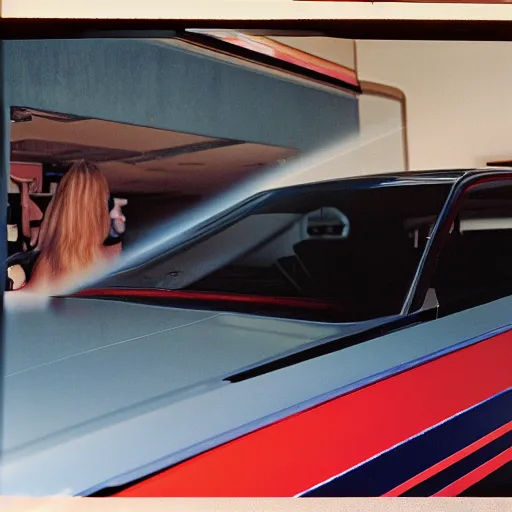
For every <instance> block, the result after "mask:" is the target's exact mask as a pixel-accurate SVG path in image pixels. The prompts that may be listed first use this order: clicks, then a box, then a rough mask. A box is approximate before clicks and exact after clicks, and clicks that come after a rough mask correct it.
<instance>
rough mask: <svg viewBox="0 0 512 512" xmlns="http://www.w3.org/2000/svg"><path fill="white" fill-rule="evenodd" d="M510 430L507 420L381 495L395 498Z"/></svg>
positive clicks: (511, 423)
mask: <svg viewBox="0 0 512 512" xmlns="http://www.w3.org/2000/svg"><path fill="white" fill-rule="evenodd" d="M511 430H512V421H510V422H508V423H507V424H505V425H503V426H502V427H499V428H497V429H496V430H494V431H493V432H491V433H490V434H487V435H485V436H484V437H482V438H480V439H479V440H478V441H475V442H474V443H471V444H470V445H469V446H466V447H465V448H463V449H462V450H459V451H458V452H456V453H454V454H453V455H451V456H450V457H447V458H446V459H444V460H442V461H441V462H438V463H437V464H434V465H433V466H431V467H430V468H428V469H426V470H425V471H422V472H421V473H419V474H418V475H416V476H415V477H413V478H411V479H410V480H407V481H406V482H404V483H403V484H400V485H398V486H397V487H395V488H394V489H391V490H390V491H388V492H386V493H384V494H383V495H382V497H385V498H396V497H398V496H400V495H401V494H403V493H404V492H406V491H408V490H409V489H412V488H413V487H414V486H416V485H418V484H419V483H421V482H423V481H425V480H427V478H430V477H431V476H432V475H435V474H437V473H439V472H440V471H442V470H443V469H445V468H447V467H448V466H451V465H452V464H454V463H455V462H458V461H459V460H461V459H463V458H464V457H467V456H468V455H470V454H471V453H473V452H475V451H476V450H478V449H479V448H481V447H482V446H485V445H486V444H488V443H490V442H491V441H494V439H497V438H498V437H500V436H502V435H504V434H506V433H507V432H510V431H511Z"/></svg>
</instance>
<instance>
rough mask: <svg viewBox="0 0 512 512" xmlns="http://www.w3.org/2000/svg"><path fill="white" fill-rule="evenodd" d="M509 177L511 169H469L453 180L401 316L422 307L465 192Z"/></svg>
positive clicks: (508, 179)
mask: <svg viewBox="0 0 512 512" xmlns="http://www.w3.org/2000/svg"><path fill="white" fill-rule="evenodd" d="M510 180H512V169H509V170H496V171H485V170H479V171H476V172H469V173H467V174H465V175H463V176H462V177H461V178H459V179H458V180H456V181H455V183H454V184H453V187H452V189H451V191H450V193H449V194H448V197H447V199H446V201H445V204H444V206H443V209H442V211H441V213H440V214H439V216H438V218H437V221H436V224H435V225H434V228H433V230H432V234H431V236H430V239H429V240H428V243H427V246H426V248H425V251H424V253H423V255H422V258H421V260H420V263H419V265H418V268H417V270H416V275H415V276H414V279H413V282H412V284H411V287H410V289H409V293H408V295H407V297H406V299H405V301H404V306H403V308H402V312H401V315H404V316H409V315H411V314H414V313H416V312H419V311H422V310H423V309H424V304H425V300H426V297H427V293H428V290H429V289H430V285H431V283H432V281H433V278H434V275H435V272H436V267H437V260H438V258H439V256H440V254H441V252H442V250H443V248H444V246H445V244H446V241H447V237H448V235H449V232H450V230H451V226H452V224H453V223H454V222H455V219H456V217H457V215H458V214H459V212H460V208H461V203H462V201H463V199H464V198H465V196H466V194H467V193H468V192H469V191H470V190H472V189H473V188H476V187H479V186H480V185H482V184H485V183H490V182H501V181H510Z"/></svg>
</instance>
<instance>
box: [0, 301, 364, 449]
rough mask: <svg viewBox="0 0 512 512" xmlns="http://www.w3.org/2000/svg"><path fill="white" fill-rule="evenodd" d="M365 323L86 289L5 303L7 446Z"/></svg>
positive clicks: (167, 396)
mask: <svg viewBox="0 0 512 512" xmlns="http://www.w3.org/2000/svg"><path fill="white" fill-rule="evenodd" d="M362 328H363V327H362V326H358V325H357V324H347V325H341V326H340V325H333V324H322V323H306V322H301V321H294V320H285V319H276V318H268V317H256V316H251V315H243V314H232V313H219V312H214V311H197V310H188V309H176V308H166V307H157V306H150V305H141V304H135V303H126V302H115V301H109V300H95V299H84V298H60V299H53V300H52V301H51V302H50V303H49V304H48V306H47V307H45V308H43V309H39V310H33V311H30V312H27V311H13V312H9V313H8V314H6V315H5V340H6V342H5V364H4V371H5V380H4V383H5V388H4V389H5V394H4V411H5V423H4V432H3V434H4V450H5V453H6V454H7V455H9V453H11V452H14V453H15V452H17V451H20V450H21V451H24V450H27V449H30V448H31V446H32V445H34V444H38V443H39V442H40V441H41V440H45V443H51V442H52V438H53V437H55V436H57V437H58V438H59V439H60V438H61V436H62V435H63V434H65V433H66V432H68V433H69V434H70V435H71V434H72V433H73V432H75V434H76V433H77V432H78V431H79V430H80V429H82V428H85V427H86V426H87V425H92V423H94V422H95V421H100V422H105V421H107V423H108V420H107V419H108V417H109V416H112V415H114V414H115V413H118V412H120V411H125V412H127V411H130V408H135V406H137V408H138V409H137V410H139V408H140V406H141V405H147V406H149V407H150V406H151V404H152V403H155V400H156V401H158V400H160V401H161V400H165V401H167V402H168V401H172V400H180V399H181V398H183V397H184V396H190V394H193V393H200V392H202V391H204V390H205V389H211V388H213V387H215V386H222V385H225V382H224V381H223V379H224V378H225V377H227V376H229V375H230V374H233V373H236V372H239V371H241V370H244V369H248V368H251V367H254V366H257V365H259V364H262V363H263V362H267V361H270V360H272V359H275V358H278V357H282V356H283V355H286V354H289V353H293V352H295V351H297V350H300V349H302V348H305V347H307V346H309V345H311V344H315V343H318V342H320V341H322V340H325V339H329V338H332V337H338V336H340V335H344V334H350V333H353V332H355V331H358V330H361V329H362ZM77 429H78V430H77ZM14 453H13V455H14Z"/></svg>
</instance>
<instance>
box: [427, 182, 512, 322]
mask: <svg viewBox="0 0 512 512" xmlns="http://www.w3.org/2000/svg"><path fill="white" fill-rule="evenodd" d="M511 261H512V182H511V181H510V180H508V181H497V182H489V183H485V184H482V185H478V186H476V187H474V188H471V189H470V190H468V191H467V192H466V193H465V194H464V195H463V197H462V198H461V202H460V204H459V208H458V211H457V216H456V220H455V222H454V224H453V226H452V228H451V230H450V233H449V235H448V237H447V239H446V241H445V243H444V245H443V248H442V249H441V252H440V254H439V258H438V261H437V267H436V272H435V275H434V279H433V288H434V289H435V291H436V294H437V298H438V301H439V314H440V315H441V316H443V315H447V314H451V313H455V312H457V311H462V310H464V309H469V308H471V307H476V306H479V305H481V304H485V303H488V302H492V301H494V300H497V299H500V298H503V297H506V296H508V295H511V294H512V265H511Z"/></svg>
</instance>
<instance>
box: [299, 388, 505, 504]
mask: <svg viewBox="0 0 512 512" xmlns="http://www.w3.org/2000/svg"><path fill="white" fill-rule="evenodd" d="M510 410H512V389H511V390H509V391H507V392H505V393H500V394H499V395H496V396H494V397H493V398H491V399H490V400H486V401H484V402H482V403H480V404H478V405H477V406H476V407H472V408H470V409H469V410H466V411H464V412H463V413H462V414H458V415H456V416H454V417H453V418H450V419H449V420H448V421H445V422H442V423H441V424H439V425H436V426H435V427H434V428H432V429H428V430H427V431H425V432H423V433H421V435H419V436H415V437H413V438H412V439H409V440H407V442H405V443H402V444H400V445H399V446H397V447H395V448H393V449H392V450H389V451H387V452H384V453H382V454H381V455H380V456H378V457H375V458H374V459H373V460H371V461H369V462H367V463H365V464H363V465H360V466H359V467H357V468H353V469H352V470H351V471H349V472H347V473H345V474H343V475H339V476H337V477H336V478H334V479H331V480H330V481H329V482H325V483H323V484H322V485H320V486H317V487H316V488H315V489H312V490H310V491H308V492H306V493H304V495H305V496H308V497H355V496H359V497H368V496H380V495H382V494H384V493H385V492H387V491H388V490H389V489H392V488H394V487H396V486H397V485H398V484H399V483H401V482H404V481H407V480H409V479H410V478H412V477H413V476H414V475H416V474H418V473H420V472H421V471H425V470H427V469H428V468H430V467H431V466H433V465H434V464H436V463H437V462H440V461H442V460H443V459H445V458H446V457H447V456H449V455H452V454H454V453H456V452H457V451H458V450H460V449H462V448H464V447H466V446H468V445H469V444H471V443H472V442H475V441H478V440H479V439H481V438H482V437H483V436H484V435H486V434H488V433H490V432H492V431H493V430H495V429H496V428H498V427H500V426H502V425H503V424H505V423H507V422H508V421H509V417H510V414H509V411H510ZM504 435H505V436H507V435H512V433H508V434H504ZM496 442H498V444H500V446H501V450H503V449H505V448H507V447H508V446H509V445H510V444H509V445H507V444H506V443H507V440H506V439H503V435H502V436H501V437H499V438H497V440H494V441H491V442H490V443H489V444H487V445H486V446H484V447H483V448H480V450H477V451H476V452H475V453H476V454H477V459H478V460H482V453H481V450H485V449H486V447H487V446H489V445H493V444H494V445H495V444H496ZM508 442H509V443H510V441H508ZM490 449H491V451H492V450H495V451H494V452H492V453H491V454H490V455H489V458H491V457H492V456H494V455H495V454H496V453H499V451H500V449H497V448H496V446H492V447H491V448H490ZM496 450H498V451H496ZM487 451H488V449H487ZM470 457H473V459H474V454H473V455H471V456H470ZM478 460H477V462H476V463H474V464H475V465H474V466H470V467H469V469H468V471H470V470H472V469H473V468H474V467H476V465H478ZM462 461H463V464H464V465H465V466H466V467H467V462H468V458H467V457H466V458H465V459H462ZM460 463H461V461H459V462H458V463H455V464H452V465H451V466H450V467H449V468H446V469H444V470H442V471H441V472H440V473H441V474H439V473H438V474H437V475H433V476H431V477H430V478H429V479H428V480H426V482H423V483H419V484H418V485H417V486H416V487H414V488H413V489H412V490H410V491H408V492H406V493H405V494H406V495H407V494H409V493H415V494H414V495H415V496H416V495H418V496H421V497H423V496H428V495H430V494H432V493H433V492H435V491H437V490H439V489H440V488H441V487H442V486H443V483H444V482H449V481H450V480H449V478H450V474H451V473H452V472H453V469H454V466H457V465H460ZM455 469H457V468H455ZM458 469H459V471H460V468H458ZM447 472H448V473H449V474H448V475H447V474H446V473H447ZM460 474H463V473H459V474H457V473H456V474H455V476H453V478H452V480H455V478H457V477H458V475H460ZM436 482H440V484H439V483H438V485H441V487H438V488H436V487H435V483H436ZM433 484H434V487H433V491H432V492H428V489H429V488H432V485H433ZM425 488H426V492H423V491H425ZM418 492H419V493H420V494H418Z"/></svg>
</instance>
